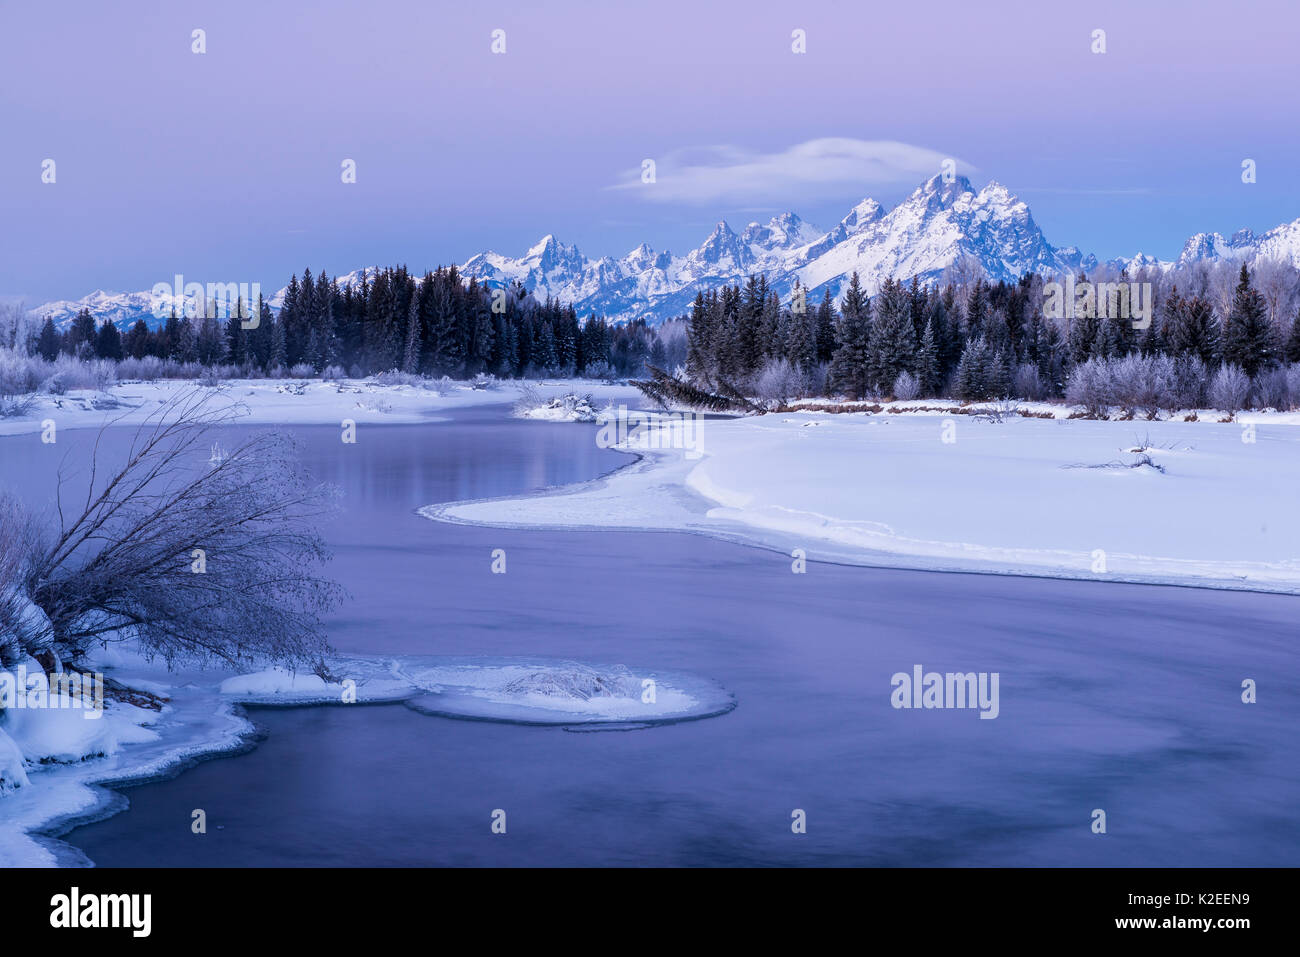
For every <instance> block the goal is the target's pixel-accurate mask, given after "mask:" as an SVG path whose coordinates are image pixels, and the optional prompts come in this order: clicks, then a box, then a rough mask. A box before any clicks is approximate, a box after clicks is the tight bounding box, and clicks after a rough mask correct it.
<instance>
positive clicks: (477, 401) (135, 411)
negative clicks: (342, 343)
mask: <svg viewBox="0 0 1300 957" xmlns="http://www.w3.org/2000/svg"><path fill="white" fill-rule="evenodd" d="M196 387H199V388H202V387H201V386H197V383H195V382H194V381H192V380H177V379H169V380H159V381H157V382H127V383H119V384H117V385H113V386H111V387H109V388H108V389H106V390H104V391H93V390H77V391H70V392H68V393H67V394H65V395H48V394H43V393H42V394H36V395H33V396H32V397H31V399H32V401H31V403H30V407H29V408H28V409H26V410H25V411H24V413H23V414H22V415H16V416H12V417H8V418H3V417H0V437H2V436H7V435H25V434H30V433H33V432H41V431H43V430H44V428H45V426H44V424H43V423H45V422H46V421H52V422H53V423H54V424H55V425H56V426H57V428H58V429H88V428H99V427H101V426H103V425H106V424H109V423H113V424H116V425H124V426H131V425H138V424H139V423H140V422H141V421H142V420H143V419H144V418H145V417H146V416H148V415H150V414H151V413H154V412H156V411H157V409H158V407H159V406H160V405H161V404H162V403H165V402H167V401H168V400H169V399H172V398H174V397H175V396H176V395H178V394H179V393H181V392H183V391H186V390H190V389H194V388H196ZM210 388H212V389H213V390H214V391H216V392H218V393H219V394H220V395H221V397H222V398H223V399H228V400H229V401H230V402H232V403H234V402H237V403H239V404H240V405H242V406H243V407H244V409H245V411H246V415H245V416H244V418H243V419H241V424H244V425H339V424H340V423H341V422H342V421H343V420H344V419H350V420H352V421H353V422H355V423H357V424H358V425H362V424H367V423H368V424H392V425H407V424H416V423H422V422H437V421H445V417H444V416H440V413H444V412H452V411H455V410H457V409H464V408H469V407H471V406H481V405H493V404H509V403H513V402H516V401H518V399H519V397H520V394H521V390H525V389H529V390H537V391H538V392H539V393H540V394H541V395H543V396H546V397H548V398H549V397H551V396H554V395H560V394H562V393H566V392H567V393H573V392H578V393H581V394H591V395H592V396H593V401H598V402H599V403H600V404H607V403H609V402H625V403H634V402H636V401H638V400H639V398H640V393H639V392H637V391H636V390H635V389H634V388H632V387H631V386H627V385H610V384H606V383H603V382H599V381H588V380H581V379H555V380H540V381H539V380H501V381H494V382H493V384H492V386H491V387H490V388H475V387H474V385H473V384H472V383H471V382H468V381H465V382H453V381H450V380H442V381H438V380H432V379H430V380H424V381H423V382H422V383H420V384H396V383H386V382H382V381H377V380H376V379H373V378H371V379H340V380H337V381H331V382H324V381H321V380H319V379H233V380H229V381H226V382H222V383H221V384H219V385H215V386H211V387H210Z"/></svg>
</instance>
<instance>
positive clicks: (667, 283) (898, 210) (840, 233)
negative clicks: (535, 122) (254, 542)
mask: <svg viewBox="0 0 1300 957" xmlns="http://www.w3.org/2000/svg"><path fill="white" fill-rule="evenodd" d="M1258 257H1268V258H1274V259H1281V260H1284V261H1286V262H1289V263H1291V264H1293V265H1294V266H1296V267H1297V268H1300V219H1297V220H1296V221H1295V222H1292V223H1286V224H1283V225H1281V226H1278V227H1276V228H1274V229H1270V230H1268V231H1267V232H1265V233H1262V234H1260V235H1256V234H1254V233H1253V232H1251V231H1250V230H1248V229H1243V230H1241V231H1239V232H1237V233H1234V234H1233V235H1232V237H1231V238H1229V239H1225V238H1224V237H1223V236H1222V235H1220V234H1218V233H1198V234H1197V235H1195V236H1193V237H1191V238H1190V239H1189V240H1188V241H1187V243H1186V244H1185V246H1184V247H1183V250H1182V253H1181V255H1180V256H1179V257H1178V259H1177V260H1176V261H1166V260H1160V259H1157V258H1154V257H1151V256H1146V255H1144V254H1142V253H1138V254H1137V255H1136V256H1134V257H1132V258H1128V259H1123V258H1121V259H1116V260H1111V261H1110V262H1109V263H1108V264H1107V265H1109V266H1112V267H1114V268H1115V269H1121V268H1128V269H1129V270H1130V273H1132V272H1133V271H1135V270H1136V269H1138V268H1141V267H1147V268H1152V269H1161V270H1169V269H1179V268H1185V267H1187V266H1190V265H1192V264H1193V263H1198V262H1224V261H1232V262H1236V261H1244V262H1253V261H1254V260H1255V259H1256V258H1258ZM959 261H970V262H975V263H978V264H979V266H980V268H982V269H983V271H984V274H985V275H986V276H987V277H988V278H990V279H992V280H995V281H996V280H999V279H1002V280H1007V281H1015V280H1017V279H1019V277H1020V276H1021V275H1023V274H1024V273H1026V272H1037V273H1043V274H1060V273H1063V272H1067V271H1069V272H1074V273H1080V272H1085V273H1086V272H1089V271H1091V270H1093V269H1095V268H1097V265H1098V264H1097V260H1096V259H1095V257H1093V256H1085V255H1084V254H1083V253H1082V252H1080V251H1079V250H1078V249H1077V248H1075V247H1073V246H1061V247H1057V246H1053V245H1052V244H1051V243H1049V242H1048V241H1047V239H1046V238H1045V237H1044V236H1043V233H1042V231H1041V230H1040V229H1039V228H1038V225H1037V223H1035V222H1034V218H1033V216H1032V215H1031V213H1030V211H1029V207H1028V206H1027V205H1026V204H1025V203H1024V202H1023V201H1021V200H1020V199H1018V198H1017V197H1016V196H1015V195H1013V194H1012V193H1011V192H1010V191H1009V190H1008V189H1007V188H1006V187H1005V186H1002V185H1001V184H999V183H996V182H990V183H989V184H988V185H986V186H984V187H983V188H982V189H979V190H976V189H975V187H974V186H972V185H971V183H970V181H969V180H968V179H966V178H965V177H962V176H957V177H954V178H952V180H951V181H950V182H946V181H945V180H944V178H943V177H942V176H934V177H932V178H931V179H929V180H927V181H926V182H924V183H922V184H921V185H920V186H918V187H917V188H916V189H915V190H914V191H913V192H912V194H911V195H910V196H908V197H907V198H906V199H904V200H903V201H902V202H901V203H899V204H898V205H897V206H895V207H894V208H893V209H891V210H886V209H885V208H884V207H883V206H881V205H880V204H879V203H878V202H876V201H875V200H873V199H870V198H867V199H864V200H862V201H861V202H860V203H858V204H857V205H855V206H854V207H853V208H852V209H850V210H849V211H848V213H847V214H846V215H845V216H844V218H843V219H841V220H840V221H839V222H838V223H836V224H835V226H834V227H832V228H831V229H830V230H829V231H823V230H821V229H818V228H817V227H815V226H813V225H812V224H810V223H807V222H805V221H804V220H802V219H800V218H799V217H798V216H796V215H795V214H794V213H783V214H782V215H780V216H776V217H773V218H772V219H770V220H768V222H766V223H757V222H754V223H750V224H748V225H747V226H745V227H744V229H742V230H741V231H740V232H739V233H737V232H735V231H734V230H733V229H732V228H731V227H730V226H729V225H728V224H727V223H726V222H725V221H722V222H719V223H718V224H717V225H716V226H715V227H714V228H713V231H712V232H711V233H710V234H709V235H708V237H707V238H705V240H704V241H703V242H702V243H701V244H700V245H699V246H698V247H696V248H695V249H692V250H690V251H689V252H687V253H686V254H685V255H682V256H677V255H674V254H672V253H670V252H668V251H667V250H664V251H662V252H656V251H655V250H654V249H653V248H651V247H650V246H649V245H647V244H645V243H642V244H641V245H639V246H637V247H636V248H635V249H633V250H631V251H630V252H628V253H627V254H626V255H624V256H621V257H618V258H615V257H612V256H602V257H600V258H595V259H593V258H589V257H588V256H585V255H583V253H582V252H581V251H580V250H579V249H578V247H577V246H573V245H568V244H565V243H563V242H561V241H560V240H559V239H557V238H556V237H555V236H553V235H547V236H544V237H542V239H541V240H540V241H539V242H538V243H537V244H536V245H534V246H533V247H532V248H530V249H529V250H528V251H527V252H525V253H524V255H522V256H519V257H517V258H515V257H510V256H506V255H502V254H500V253H496V252H491V251H488V252H482V253H479V254H478V255H475V256H472V257H470V258H469V259H468V260H466V261H465V263H464V264H463V265H462V266H461V267H460V268H461V271H462V273H464V274H465V275H466V276H477V277H478V278H479V279H480V280H483V281H487V282H491V283H500V284H506V285H508V284H510V283H513V282H516V281H517V282H520V283H523V285H524V286H525V287H526V288H527V289H528V290H529V291H530V292H532V293H533V295H534V296H535V297H536V298H538V299H543V300H544V299H546V298H548V297H550V298H554V299H558V300H560V301H563V302H567V303H572V304H573V306H574V307H575V308H576V309H577V311H578V313H579V314H580V315H587V314H589V313H593V312H594V313H597V314H600V315H604V316H606V317H608V318H611V319H614V320H628V319H634V318H640V317H644V318H646V319H649V320H651V321H660V320H663V319H667V318H671V317H673V316H679V315H682V314H683V313H686V312H688V311H689V309H690V304H691V301H692V300H693V299H694V298H695V295H696V293H697V292H699V291H700V290H703V289H708V288H710V287H713V286H717V285H720V284H722V283H737V282H742V281H743V280H744V279H745V278H746V277H747V276H748V275H750V274H751V273H760V272H761V273H765V274H766V275H767V277H768V280H769V282H770V283H771V285H772V287H773V288H774V289H775V290H776V291H777V292H778V293H779V294H780V295H782V296H783V297H784V296H787V295H788V294H789V292H790V290H791V289H793V287H794V285H795V283H796V282H797V283H798V284H799V285H801V286H803V287H804V288H806V289H807V290H808V292H809V296H810V298H813V299H816V298H818V297H820V296H821V294H822V291H823V290H824V289H829V290H830V291H831V293H832V295H833V296H835V297H836V298H839V297H840V296H841V295H842V294H843V291H844V287H845V286H846V285H847V283H848V281H849V277H850V276H851V275H852V274H853V273H854V272H856V273H858V275H859V277H860V279H861V281H862V284H863V286H864V288H865V289H866V291H867V292H868V293H874V292H875V291H876V290H877V289H878V288H879V287H880V285H881V283H883V282H884V280H885V279H886V278H887V277H889V276H894V277H896V278H900V279H904V280H908V279H911V277H913V276H917V277H919V278H920V279H921V281H922V282H931V281H935V280H938V279H940V278H941V277H942V276H943V274H944V272H945V270H947V269H948V268H949V267H951V266H953V265H954V264H956V263H958V262H959ZM367 272H368V273H370V274H373V273H374V269H373V267H372V268H371V269H369V270H367ZM361 275H362V270H356V271H354V272H351V273H347V274H346V275H343V276H339V277H336V280H337V281H338V282H340V283H341V284H350V285H354V286H355V285H357V284H358V283H359V282H360V278H361ZM283 296H284V290H283V289H281V290H280V291H279V292H278V293H276V294H275V295H274V296H272V297H271V298H270V299H268V304H269V305H270V306H271V308H272V309H273V310H278V309H279V307H280V305H281V303H282V302H283ZM150 304H151V300H150V295H149V293H147V292H142V293H124V294H118V295H115V294H110V293H105V292H102V291H101V292H96V293H93V294H92V295H90V296H87V297H86V298H85V299H79V300H75V301H72V302H56V303H47V304H46V305H44V306H41V307H39V308H37V309H35V310H33V313H34V314H36V315H38V316H39V317H41V318H43V317H44V316H46V315H52V316H53V317H54V319H55V322H56V323H59V324H66V322H68V321H70V320H71V318H72V317H73V316H74V315H76V313H77V311H78V310H79V309H81V308H82V307H83V306H84V307H87V308H89V309H90V310H91V312H92V313H94V315H95V316H96V318H98V319H100V320H103V319H111V320H112V321H113V322H115V323H117V324H118V325H119V326H123V327H125V326H127V325H129V324H130V323H132V322H134V321H135V319H136V318H140V317H143V318H145V320H146V321H147V322H149V323H150V324H151V325H155V324H156V323H157V320H155V319H154V318H153V316H152V313H151V311H150Z"/></svg>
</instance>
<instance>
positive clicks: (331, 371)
mask: <svg viewBox="0 0 1300 957" xmlns="http://www.w3.org/2000/svg"><path fill="white" fill-rule="evenodd" d="M320 377H321V378H322V379H324V380H325V381H326V382H337V381H338V380H339V379H344V378H347V373H346V372H344V371H343V367H342V366H326V367H325V371H324V372H322V373H321V374H320Z"/></svg>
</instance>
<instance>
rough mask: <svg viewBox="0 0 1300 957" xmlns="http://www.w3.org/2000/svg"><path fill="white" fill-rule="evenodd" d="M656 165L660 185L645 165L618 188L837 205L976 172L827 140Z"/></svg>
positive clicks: (691, 153) (712, 151)
mask: <svg viewBox="0 0 1300 957" xmlns="http://www.w3.org/2000/svg"><path fill="white" fill-rule="evenodd" d="M650 159H653V160H654V162H655V181H654V182H653V183H645V182H642V170H641V168H640V167H638V168H637V169H634V170H629V171H627V172H626V173H625V174H623V175H622V176H621V177H620V178H619V182H617V183H615V184H614V185H612V186H608V187H606V188H607V189H611V190H639V191H640V192H639V193H638V194H637V195H639V196H640V197H641V198H643V199H646V200H649V201H651V202H660V203H682V204H688V205H689V204H710V203H750V204H754V203H758V204H768V203H778V204H780V205H782V206H785V205H787V204H789V203H792V202H795V201H798V200H818V199H833V198H840V197H842V196H843V194H844V192H845V190H846V189H847V190H849V191H850V192H852V193H853V195H861V194H863V193H864V192H865V191H866V190H868V189H870V188H872V187H879V186H889V185H894V184H898V183H902V184H905V185H909V186H910V185H914V184H916V183H917V182H920V181H921V180H924V179H928V178H929V177H931V176H933V175H934V174H935V173H938V172H940V170H941V167H942V164H943V162H944V161H945V160H948V159H952V160H953V162H954V163H956V167H957V171H958V172H961V173H967V172H970V171H973V170H974V167H972V166H970V165H969V164H967V163H964V162H963V161H961V160H958V159H956V158H955V157H950V156H948V155H947V154H944V153H939V152H936V151H935V150H931V149H926V148H925V147H921V146H912V145H911V144H908V143H898V142H895V141H893V140H858V139H851V138H848V137H823V138H821V139H815V140H808V141H807V142H805V143H797V144H795V145H794V146H791V147H788V148H787V149H784V150H782V151H780V152H776V153H762V152H757V151H753V150H746V149H742V148H740V147H736V146H706V147H695V148H692V149H687V150H676V151H674V152H672V153H669V154H668V155H666V156H663V157H650Z"/></svg>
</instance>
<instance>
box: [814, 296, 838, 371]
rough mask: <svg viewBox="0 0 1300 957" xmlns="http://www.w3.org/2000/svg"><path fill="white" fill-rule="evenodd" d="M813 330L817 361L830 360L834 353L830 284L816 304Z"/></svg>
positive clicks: (833, 305) (832, 305) (833, 324)
mask: <svg viewBox="0 0 1300 957" xmlns="http://www.w3.org/2000/svg"><path fill="white" fill-rule="evenodd" d="M815 332H816V341H817V361H818V362H830V361H831V356H833V355H834V354H835V301H834V300H833V299H832V298H831V288H830V286H827V287H826V289H825V291H824V292H823V293H822V301H821V303H820V304H818V306H817V320H816V323H815Z"/></svg>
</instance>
